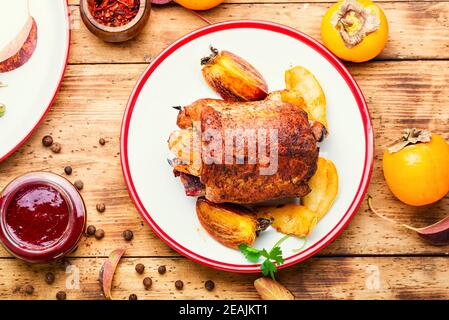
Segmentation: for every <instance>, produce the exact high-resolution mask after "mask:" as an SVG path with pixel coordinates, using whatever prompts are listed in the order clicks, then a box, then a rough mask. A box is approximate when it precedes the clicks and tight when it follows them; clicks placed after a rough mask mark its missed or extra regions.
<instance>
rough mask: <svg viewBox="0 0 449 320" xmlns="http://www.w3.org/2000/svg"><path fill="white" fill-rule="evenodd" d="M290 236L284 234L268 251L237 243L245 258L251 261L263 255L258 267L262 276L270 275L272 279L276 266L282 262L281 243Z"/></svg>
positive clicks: (255, 260) (254, 261)
mask: <svg viewBox="0 0 449 320" xmlns="http://www.w3.org/2000/svg"><path fill="white" fill-rule="evenodd" d="M288 238H290V236H288V235H286V236H284V237H283V238H281V239H280V240H279V241H278V242H276V244H275V245H274V246H273V248H271V250H270V251H267V250H266V249H262V250H259V249H256V248H253V247H250V246H248V245H247V244H241V245H239V249H240V251H241V252H242V253H243V254H244V255H245V258H246V259H247V260H248V261H250V262H253V263H257V262H259V259H260V258H261V257H264V258H265V260H264V262H262V264H261V265H260V269H261V270H262V274H263V275H264V276H268V275H269V276H270V277H271V278H272V279H273V280H275V276H274V275H275V273H276V272H277V267H278V266H279V265H281V264H283V263H284V258H283V257H282V249H281V247H280V246H281V244H282V242H284V241H285V240H287V239H288Z"/></svg>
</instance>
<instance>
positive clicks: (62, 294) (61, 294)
mask: <svg viewBox="0 0 449 320" xmlns="http://www.w3.org/2000/svg"><path fill="white" fill-rule="evenodd" d="M56 299H58V300H65V299H67V294H66V293H65V291H58V293H57V294H56Z"/></svg>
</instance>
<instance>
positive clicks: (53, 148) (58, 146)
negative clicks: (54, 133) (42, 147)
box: [50, 142, 62, 153]
mask: <svg viewBox="0 0 449 320" xmlns="http://www.w3.org/2000/svg"><path fill="white" fill-rule="evenodd" d="M50 150H51V151H52V152H53V153H60V152H61V150H62V145H61V144H60V143H59V142H55V143H53V144H52V145H51V147H50Z"/></svg>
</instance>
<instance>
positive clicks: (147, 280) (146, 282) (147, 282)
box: [143, 277, 153, 289]
mask: <svg viewBox="0 0 449 320" xmlns="http://www.w3.org/2000/svg"><path fill="white" fill-rule="evenodd" d="M152 284H153V280H151V278H150V277H146V278H145V279H143V286H144V287H145V289H150V288H151V286H152Z"/></svg>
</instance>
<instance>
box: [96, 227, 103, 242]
mask: <svg viewBox="0 0 449 320" xmlns="http://www.w3.org/2000/svg"><path fill="white" fill-rule="evenodd" d="M95 238H96V239H97V240H101V239H103V238H104V230H103V229H98V230H97V231H95Z"/></svg>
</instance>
